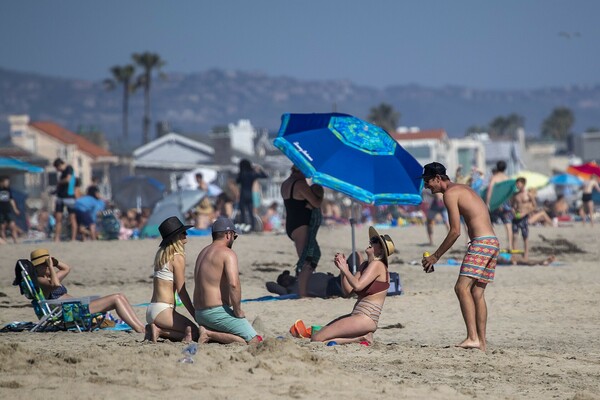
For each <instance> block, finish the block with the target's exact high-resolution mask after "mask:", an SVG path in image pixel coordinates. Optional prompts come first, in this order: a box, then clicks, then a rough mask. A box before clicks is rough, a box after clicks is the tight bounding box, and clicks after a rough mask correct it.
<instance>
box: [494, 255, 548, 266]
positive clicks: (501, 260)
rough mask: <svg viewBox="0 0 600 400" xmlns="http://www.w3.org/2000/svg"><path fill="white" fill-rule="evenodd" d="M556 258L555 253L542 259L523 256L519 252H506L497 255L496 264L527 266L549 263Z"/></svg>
mask: <svg viewBox="0 0 600 400" xmlns="http://www.w3.org/2000/svg"><path fill="white" fill-rule="evenodd" d="M554 260H556V256H555V255H551V256H549V257H546V258H542V259H531V258H525V257H523V255H521V254H508V255H507V256H505V255H504V254H502V255H500V256H499V257H498V265H525V266H528V267H533V266H535V265H543V266H547V265H550V264H552V263H553V262H554Z"/></svg>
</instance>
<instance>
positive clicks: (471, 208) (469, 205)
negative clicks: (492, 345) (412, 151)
mask: <svg viewBox="0 0 600 400" xmlns="http://www.w3.org/2000/svg"><path fill="white" fill-rule="evenodd" d="M421 177H422V178H423V181H424V183H425V188H427V189H429V190H431V193H434V194H435V193H442V194H443V199H444V204H445V205H446V208H447V209H448V218H449V220H450V230H449V231H448V234H447V235H446V238H445V239H444V241H443V242H442V244H440V246H439V247H438V248H437V250H436V251H435V252H433V254H431V255H429V256H424V257H423V259H422V264H423V269H424V270H425V272H430V271H431V269H432V268H433V265H434V264H435V263H437V262H438V261H439V259H440V258H441V257H442V255H444V253H446V252H447V251H448V250H449V249H450V248H451V247H452V245H453V244H454V242H456V239H458V237H459V236H460V218H461V217H462V218H463V220H464V222H465V225H466V226H467V232H468V234H469V238H470V242H469V247H468V249H467V254H466V255H465V257H464V259H463V262H462V265H461V266H460V273H459V276H458V280H457V281H456V284H455V286H454V291H455V292H456V295H457V297H458V301H459V303H460V309H461V311H462V315H463V318H464V320H465V325H466V327H467V338H466V339H465V340H463V341H462V342H461V343H459V344H457V345H456V346H457V347H462V348H465V349H473V348H476V349H480V350H482V351H485V350H486V340H485V335H486V325H487V305H486V302H485V298H484V291H485V288H486V286H487V284H488V283H490V282H492V281H493V280H494V275H495V270H496V262H497V260H498V253H499V252H500V243H499V242H498V239H497V238H496V233H495V232H494V228H493V226H492V221H491V220H490V215H489V213H488V212H487V211H488V210H487V207H486V205H485V202H484V201H483V199H482V198H481V197H480V196H479V195H478V194H477V193H476V192H475V191H474V190H473V189H471V187H469V186H467V185H463V184H460V183H454V182H452V181H450V178H449V177H448V175H446V167H444V166H443V165H442V164H440V163H438V162H433V163H430V164H427V165H425V170H424V173H423V175H422V176H421Z"/></svg>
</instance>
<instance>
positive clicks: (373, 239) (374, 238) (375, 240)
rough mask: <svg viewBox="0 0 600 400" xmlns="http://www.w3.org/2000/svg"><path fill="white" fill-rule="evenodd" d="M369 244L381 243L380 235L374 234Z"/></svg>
mask: <svg viewBox="0 0 600 400" xmlns="http://www.w3.org/2000/svg"><path fill="white" fill-rule="evenodd" d="M369 244H381V241H380V240H379V238H378V237H376V236H373V237H372V238H371V239H369Z"/></svg>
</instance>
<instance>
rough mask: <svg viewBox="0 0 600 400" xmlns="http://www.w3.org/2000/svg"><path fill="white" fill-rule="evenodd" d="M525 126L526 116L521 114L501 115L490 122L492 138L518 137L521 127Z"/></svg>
mask: <svg viewBox="0 0 600 400" xmlns="http://www.w3.org/2000/svg"><path fill="white" fill-rule="evenodd" d="M524 126H525V117H523V116H521V115H519V114H515V113H512V114H509V115H507V116H506V117H503V116H499V117H496V118H494V119H493V120H492V121H491V122H490V125H489V127H490V130H489V133H490V136H491V137H492V138H501V139H511V140H514V139H515V138H516V137H517V131H518V130H519V128H522V127H524Z"/></svg>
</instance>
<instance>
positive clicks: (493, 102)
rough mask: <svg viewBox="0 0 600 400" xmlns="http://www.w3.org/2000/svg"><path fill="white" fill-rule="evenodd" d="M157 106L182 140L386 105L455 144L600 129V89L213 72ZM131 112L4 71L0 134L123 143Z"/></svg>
mask: <svg viewBox="0 0 600 400" xmlns="http://www.w3.org/2000/svg"><path fill="white" fill-rule="evenodd" d="M107 77H108V74H107ZM151 97H152V121H153V123H154V122H156V121H161V120H162V121H167V122H168V123H169V124H170V126H171V127H172V128H173V129H174V130H175V131H180V132H189V133H204V132H208V131H209V130H210V129H211V128H212V127H214V126H218V125H226V124H227V123H230V122H236V121H237V120H238V119H241V118H248V119H250V120H251V121H252V124H253V125H254V126H255V127H259V128H266V129H269V130H276V129H277V128H278V127H279V123H280V117H281V114H282V113H285V112H329V111H332V110H334V109H335V110H337V111H338V112H346V113H350V114H354V115H356V116H359V117H363V118H364V117H366V116H367V115H368V113H369V109H370V108H371V107H373V106H376V105H377V104H379V103H381V102H387V103H390V104H392V105H393V106H394V108H395V109H396V110H398V111H399V112H400V113H401V115H402V117H401V120H400V123H401V125H409V126H419V127H421V129H430V128H444V129H446V131H447V132H448V134H449V135H450V136H462V135H463V134H464V132H465V130H466V129H467V128H468V127H469V126H471V125H485V124H487V123H488V122H489V121H490V120H491V119H492V118H494V117H496V116H498V115H507V114H509V113H512V112H515V113H517V114H521V115H523V116H524V117H525V121H526V130H527V131H528V133H531V134H537V132H538V130H539V127H540V124H541V122H542V121H543V119H544V118H546V117H547V116H548V115H549V114H550V112H551V111H552V109H553V108H555V107H557V106H567V107H569V108H571V109H572V110H573V112H574V114H575V118H576V121H575V127H574V130H575V131H576V132H580V131H583V130H585V129H587V128H588V127H591V126H596V127H598V126H599V125H600V85H592V86H571V87H563V88H541V89H535V90H504V91H503V90H482V89H481V90H480V89H470V88H466V87H458V86H446V87H442V88H430V87H424V86H419V85H414V84H411V85H395V86H389V87H387V88H384V89H376V88H371V87H366V86H361V85H356V84H354V83H352V82H350V81H348V80H327V81H313V80H311V81H307V80H299V79H295V78H290V77H284V76H269V75H266V74H263V73H257V72H244V71H225V70H220V69H211V70H208V71H204V72H199V73H193V74H180V73H172V74H168V78H167V80H160V79H155V80H154V81H153V87H152V93H151ZM142 107H143V96H142V93H141V91H140V92H137V93H135V94H133V95H132V96H131V102H130V120H129V121H130V135H131V137H132V138H133V141H139V140H140V138H141V128H142V124H141V121H142ZM121 109H122V89H121V88H117V89H116V90H113V91H107V90H105V88H104V86H103V85H102V83H101V82H91V81H84V80H77V79H65V78H56V77H48V76H42V75H36V74H31V73H22V72H16V71H10V70H6V69H2V68H0V129H1V131H3V132H5V133H6V132H7V130H8V123H7V116H8V115H10V114H23V113H27V114H29V115H30V116H31V118H32V120H52V121H55V122H57V123H59V124H62V125H64V126H65V127H67V128H69V129H71V130H76V129H77V127H78V126H80V125H84V126H92V125H93V126H96V127H98V128H99V129H101V130H102V131H103V132H104V133H105V134H106V135H107V137H108V138H112V139H114V138H118V137H119V136H120V135H121ZM152 134H153V135H154V132H153V133H152Z"/></svg>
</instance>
